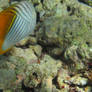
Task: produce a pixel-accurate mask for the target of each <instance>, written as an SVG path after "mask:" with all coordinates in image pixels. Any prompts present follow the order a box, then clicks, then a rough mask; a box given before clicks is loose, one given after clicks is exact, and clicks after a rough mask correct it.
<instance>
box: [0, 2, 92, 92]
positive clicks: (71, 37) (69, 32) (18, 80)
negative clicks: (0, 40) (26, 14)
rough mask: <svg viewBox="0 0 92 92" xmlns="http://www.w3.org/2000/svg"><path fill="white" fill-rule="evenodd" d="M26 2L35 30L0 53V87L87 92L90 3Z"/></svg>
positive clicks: (91, 51) (91, 89)
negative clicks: (33, 13) (33, 14)
mask: <svg viewBox="0 0 92 92" xmlns="http://www.w3.org/2000/svg"><path fill="white" fill-rule="evenodd" d="M28 1H29V2H31V3H32V4H33V5H34V7H35V10H36V13H37V25H36V28H35V32H34V34H33V35H30V36H29V37H27V38H25V39H24V40H22V41H20V42H19V43H17V44H16V45H15V46H13V47H12V48H11V50H10V51H9V52H7V53H6V54H4V55H1V56H0V91H3V92H92V7H91V2H92V1H91V0H28ZM17 2H18V0H17ZM12 3H16V2H15V1H13V2H12ZM12 3H11V4H12ZM9 5H10V4H9V2H8V0H0V11H2V10H3V9H5V8H6V7H8V6H9Z"/></svg>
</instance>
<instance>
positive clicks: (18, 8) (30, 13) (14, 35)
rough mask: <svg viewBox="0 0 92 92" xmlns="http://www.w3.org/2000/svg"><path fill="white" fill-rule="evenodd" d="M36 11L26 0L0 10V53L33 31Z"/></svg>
mask: <svg viewBox="0 0 92 92" xmlns="http://www.w3.org/2000/svg"><path fill="white" fill-rule="evenodd" d="M35 26H36V11H35V8H34V6H33V5H32V4H31V3H30V2H28V1H21V2H18V3H16V4H13V5H11V6H10V7H8V8H6V9H5V10H3V11H2V12H0V55H2V54H4V53H6V52H7V51H8V50H10V48H11V47H12V46H13V45H15V44H16V43H17V42H19V41H20V40H22V39H24V38H25V37H27V36H29V35H30V34H32V33H33V32H34V29H35Z"/></svg>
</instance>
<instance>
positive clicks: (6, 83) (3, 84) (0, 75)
mask: <svg viewBox="0 0 92 92" xmlns="http://www.w3.org/2000/svg"><path fill="white" fill-rule="evenodd" d="M15 80H16V74H15V71H14V70H10V69H9V70H7V69H0V89H7V88H11V89H12V87H13V85H14V84H15Z"/></svg>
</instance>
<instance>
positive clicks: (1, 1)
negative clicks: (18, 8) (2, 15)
mask: <svg viewBox="0 0 92 92" xmlns="http://www.w3.org/2000/svg"><path fill="white" fill-rule="evenodd" d="M8 1H9V0H0V7H1V8H3V9H4V8H6V7H8V6H9V2H8Z"/></svg>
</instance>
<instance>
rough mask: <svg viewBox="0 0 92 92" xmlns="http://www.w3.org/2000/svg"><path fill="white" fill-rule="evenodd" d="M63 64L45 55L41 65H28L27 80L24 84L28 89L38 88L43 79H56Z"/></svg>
mask: <svg viewBox="0 0 92 92" xmlns="http://www.w3.org/2000/svg"><path fill="white" fill-rule="evenodd" d="M61 66H62V64H61V63H60V62H59V61H58V60H54V59H53V58H51V57H50V56H48V55H45V56H44V58H43V59H42V60H40V64H39V63H35V64H31V65H28V67H27V68H26V78H25V80H24V84H25V86H27V87H30V88H32V87H36V86H37V85H39V84H40V83H41V81H42V80H43V79H46V78H48V76H50V77H52V78H53V77H55V76H56V75H57V72H58V70H59V68H60V67H61Z"/></svg>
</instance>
